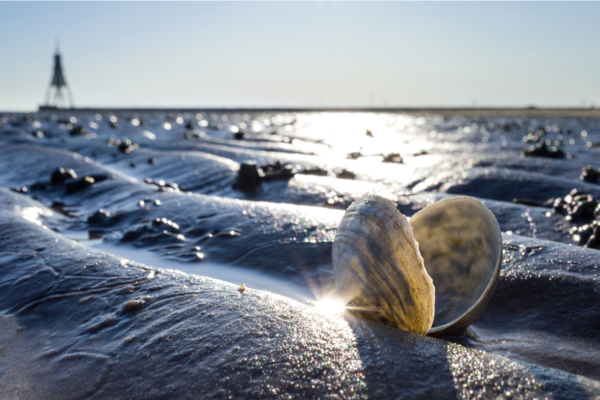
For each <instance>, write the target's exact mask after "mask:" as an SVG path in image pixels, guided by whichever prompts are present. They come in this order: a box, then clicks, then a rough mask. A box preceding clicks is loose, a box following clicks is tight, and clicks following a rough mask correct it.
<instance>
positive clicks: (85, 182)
mask: <svg viewBox="0 0 600 400" xmlns="http://www.w3.org/2000/svg"><path fill="white" fill-rule="evenodd" d="M95 182H96V181H95V180H94V178H92V177H91V176H86V177H85V178H80V179H73V180H69V181H68V182H67V183H65V190H66V193H67V194H73V193H76V192H80V191H82V190H85V189H88V188H91V187H92V186H93V185H94V183H95Z"/></svg>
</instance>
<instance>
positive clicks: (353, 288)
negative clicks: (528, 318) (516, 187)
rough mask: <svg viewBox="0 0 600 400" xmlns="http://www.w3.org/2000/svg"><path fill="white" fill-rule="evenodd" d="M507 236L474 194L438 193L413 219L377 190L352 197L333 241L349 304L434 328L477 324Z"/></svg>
mask: <svg viewBox="0 0 600 400" xmlns="http://www.w3.org/2000/svg"><path fill="white" fill-rule="evenodd" d="M501 264H502V236H501V234H500V228H499V226H498V222H497V220H496V218H495V217H494V215H493V214H492V213H491V211H490V210H488V209H487V207H485V206H484V205H483V204H482V203H481V202H480V201H478V200H476V199H474V198H471V197H464V196H462V197H455V198H450V199H444V200H441V201H438V202H436V203H434V204H432V205H430V206H428V207H426V208H424V209H423V210H421V211H419V212H418V213H416V214H415V215H414V216H413V217H412V218H411V220H410V222H407V219H406V217H405V216H404V215H402V214H401V213H400V212H399V211H398V210H397V209H396V206H395V204H394V203H392V202H391V201H389V200H387V199H384V198H382V197H380V196H377V195H368V196H365V197H363V198H361V199H359V200H357V201H356V202H354V203H353V204H352V205H351V206H350V207H349V208H348V210H347V211H346V214H345V215H344V217H343V218H342V221H341V222H340V225H339V228H338V233H337V235H336V238H335V241H334V244H333V271H334V276H335V281H336V288H337V291H338V293H339V294H340V295H341V296H342V298H343V300H344V301H345V302H347V303H348V310H349V311H350V312H352V313H353V314H356V315H357V316H359V317H361V318H365V319H371V320H375V321H378V322H381V323H383V324H386V325H391V326H394V327H397V328H400V329H403V330H408V331H412V332H416V333H419V334H425V333H427V334H429V335H433V336H446V335H449V334H453V333H457V332H460V331H461V330H462V329H464V328H466V327H468V326H469V325H470V324H472V323H473V322H474V321H475V320H476V319H477V317H478V316H479V315H480V314H481V312H482V311H483V309H484V307H485V305H486V304H487V302H488V301H489V299H490V298H491V296H492V293H493V291H494V289H495V287H496V283H497V281H498V277H499V275H500V266H501Z"/></svg>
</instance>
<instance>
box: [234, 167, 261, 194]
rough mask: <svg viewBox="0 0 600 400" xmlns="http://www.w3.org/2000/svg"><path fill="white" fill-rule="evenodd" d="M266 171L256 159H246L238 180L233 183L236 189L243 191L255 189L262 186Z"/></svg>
mask: <svg viewBox="0 0 600 400" xmlns="http://www.w3.org/2000/svg"><path fill="white" fill-rule="evenodd" d="M261 175H264V173H263V172H262V170H259V168H258V167H257V165H256V162H254V161H244V162H243V163H242V164H241V165H240V169H239V171H238V175H237V178H236V181H235V182H234V184H233V188H234V189H238V190H242V191H254V190H257V189H258V188H259V187H260V184H261V182H262V178H263V177H262V176H261Z"/></svg>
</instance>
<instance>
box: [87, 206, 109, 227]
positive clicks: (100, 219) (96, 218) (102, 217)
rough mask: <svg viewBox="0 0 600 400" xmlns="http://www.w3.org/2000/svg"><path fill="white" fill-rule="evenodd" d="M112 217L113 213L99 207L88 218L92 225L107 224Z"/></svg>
mask: <svg viewBox="0 0 600 400" xmlns="http://www.w3.org/2000/svg"><path fill="white" fill-rule="evenodd" d="M110 219H111V215H110V213H109V212H108V211H106V210H103V209H99V210H98V211H96V212H95V213H93V214H92V215H90V216H89V217H88V219H87V223H88V224H90V225H106V224H107V223H108V222H109V221H110Z"/></svg>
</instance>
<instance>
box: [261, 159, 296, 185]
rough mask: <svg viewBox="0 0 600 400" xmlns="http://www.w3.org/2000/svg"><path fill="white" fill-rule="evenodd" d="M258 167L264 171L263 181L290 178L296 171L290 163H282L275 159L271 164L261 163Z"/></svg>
mask: <svg viewBox="0 0 600 400" xmlns="http://www.w3.org/2000/svg"><path fill="white" fill-rule="evenodd" d="M260 169H261V170H262V171H263V173H264V177H263V178H262V179H263V180H264V181H274V180H279V179H292V178H293V177H294V175H296V173H298V171H297V170H296V169H295V168H294V166H293V165H291V164H283V163H281V162H280V161H276V162H274V163H272V164H263V165H261V166H260Z"/></svg>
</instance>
